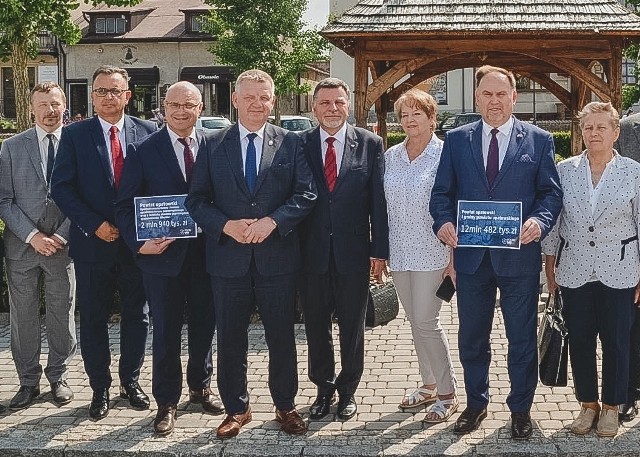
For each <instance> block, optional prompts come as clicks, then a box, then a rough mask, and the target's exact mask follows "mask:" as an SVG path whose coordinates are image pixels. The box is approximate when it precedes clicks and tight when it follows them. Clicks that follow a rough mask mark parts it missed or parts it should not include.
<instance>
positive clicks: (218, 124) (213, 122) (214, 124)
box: [202, 119, 231, 129]
mask: <svg viewBox="0 0 640 457" xmlns="http://www.w3.org/2000/svg"><path fill="white" fill-rule="evenodd" d="M228 125H231V122H230V121H229V120H228V119H202V127H204V128H205V129H222V128H225V127H226V126H228Z"/></svg>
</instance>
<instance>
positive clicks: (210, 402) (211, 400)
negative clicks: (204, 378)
mask: <svg viewBox="0 0 640 457" xmlns="http://www.w3.org/2000/svg"><path fill="white" fill-rule="evenodd" d="M189 401H190V402H191V403H198V404H200V405H202V409H204V410H205V411H206V412H208V413H210V414H216V415H217V414H222V413H223V412H224V406H223V405H222V402H221V401H220V399H219V398H218V397H216V396H215V395H214V394H213V392H212V391H211V388H209V387H207V388H204V389H202V390H191V389H189Z"/></svg>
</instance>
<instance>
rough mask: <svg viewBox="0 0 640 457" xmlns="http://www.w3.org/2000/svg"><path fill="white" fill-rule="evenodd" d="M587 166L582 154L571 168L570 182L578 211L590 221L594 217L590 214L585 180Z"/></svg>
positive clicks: (587, 186) (587, 183) (587, 184)
mask: <svg viewBox="0 0 640 457" xmlns="http://www.w3.org/2000/svg"><path fill="white" fill-rule="evenodd" d="M588 166H589V164H588V163H587V159H586V158H585V157H584V154H583V155H582V157H581V158H580V160H578V162H577V163H576V165H575V166H574V167H573V169H571V176H570V182H571V187H572V189H573V192H572V195H575V196H576V197H575V201H576V202H577V205H578V206H579V208H580V211H582V214H583V215H584V217H585V219H586V220H588V221H592V220H594V219H593V216H592V215H591V202H590V201H589V185H590V184H589V182H588V181H587V167H588Z"/></svg>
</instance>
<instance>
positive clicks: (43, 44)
mask: <svg viewBox="0 0 640 457" xmlns="http://www.w3.org/2000/svg"><path fill="white" fill-rule="evenodd" d="M38 53H39V54H57V53H58V39H57V38H56V37H55V36H54V35H53V34H51V33H50V32H47V31H46V30H43V31H42V32H38Z"/></svg>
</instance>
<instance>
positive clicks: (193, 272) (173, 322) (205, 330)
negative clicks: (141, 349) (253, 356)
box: [143, 240, 216, 405]
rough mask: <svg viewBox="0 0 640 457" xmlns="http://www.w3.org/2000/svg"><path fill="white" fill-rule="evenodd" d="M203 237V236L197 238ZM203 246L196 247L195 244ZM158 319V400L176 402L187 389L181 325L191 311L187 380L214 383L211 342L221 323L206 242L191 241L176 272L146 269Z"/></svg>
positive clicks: (195, 386)
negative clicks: (184, 386)
mask: <svg viewBox="0 0 640 457" xmlns="http://www.w3.org/2000/svg"><path fill="white" fill-rule="evenodd" d="M198 241H200V240H198ZM198 245H199V247H200V249H199V250H197V249H195V247H196V246H198ZM143 278H144V288H145V293H146V294H147V300H148V301H149V306H150V307H151V316H152V318H153V384H152V394H153V397H154V398H155V400H156V403H157V404H158V405H166V404H174V405H175V404H177V403H178V401H179V400H180V395H181V393H182V361H181V359H180V355H181V352H182V341H181V337H182V324H183V317H184V311H185V305H186V309H187V314H188V329H187V332H188V333H187V338H188V342H187V344H188V348H189V360H188V362H187V385H188V386H189V389H192V390H202V389H204V388H207V387H209V386H210V384H211V374H212V373H213V363H212V360H211V352H212V351H211V345H212V343H213V333H214V331H215V327H216V318H215V313H214V308H213V294H212V293H211V281H210V279H209V275H208V274H207V272H206V270H205V267H204V243H202V242H201V243H196V241H191V242H190V249H189V252H188V253H187V257H186V260H185V262H184V265H183V267H182V270H181V271H180V274H179V275H178V276H176V277H169V276H159V275H151V274H147V273H143Z"/></svg>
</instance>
